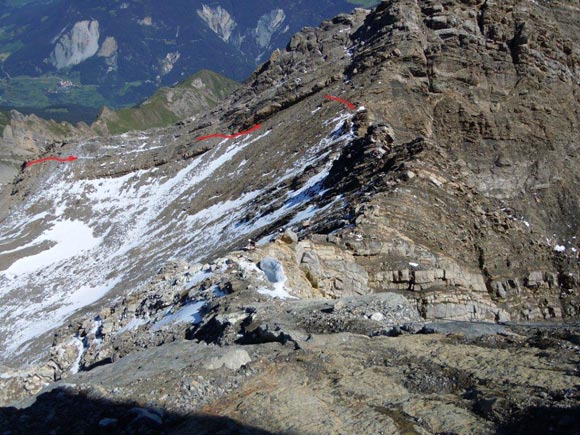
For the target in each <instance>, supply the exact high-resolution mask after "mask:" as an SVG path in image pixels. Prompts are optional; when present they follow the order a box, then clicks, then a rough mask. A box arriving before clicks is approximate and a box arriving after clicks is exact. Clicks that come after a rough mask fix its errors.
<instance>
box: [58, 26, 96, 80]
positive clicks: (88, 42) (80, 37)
mask: <svg viewBox="0 0 580 435" xmlns="http://www.w3.org/2000/svg"><path fill="white" fill-rule="evenodd" d="M99 36H100V33H99V22H98V21H96V20H92V21H89V20H85V21H79V22H77V23H75V25H74V26H73V28H72V29H71V30H70V31H69V32H67V33H65V34H64V35H62V36H59V37H58V39H57V41H56V44H55V47H54V51H53V52H52V54H51V55H50V62H51V63H52V64H53V65H54V66H55V67H56V68H57V69H63V68H68V67H71V66H74V65H78V64H79V63H81V62H83V61H85V60H87V59H89V58H90V57H93V56H94V55H95V54H97V51H99ZM105 57H107V56H105Z"/></svg>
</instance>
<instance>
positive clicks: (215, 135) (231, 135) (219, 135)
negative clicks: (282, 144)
mask: <svg viewBox="0 0 580 435" xmlns="http://www.w3.org/2000/svg"><path fill="white" fill-rule="evenodd" d="M261 127H262V125H261V124H256V125H254V126H253V127H252V128H250V129H248V130H244V131H240V132H239V133H236V134H221V133H216V134H210V135H208V136H201V137H198V138H197V140H198V141H200V140H206V139H213V138H214V137H221V138H223V139H235V138H237V137H240V136H243V135H245V134H250V133H252V132H254V131H256V130H259V129H260V128H261Z"/></svg>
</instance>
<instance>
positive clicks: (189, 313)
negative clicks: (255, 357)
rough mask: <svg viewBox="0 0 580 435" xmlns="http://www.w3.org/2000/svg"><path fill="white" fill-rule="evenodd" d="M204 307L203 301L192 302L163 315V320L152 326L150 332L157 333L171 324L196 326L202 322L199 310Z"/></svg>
mask: <svg viewBox="0 0 580 435" xmlns="http://www.w3.org/2000/svg"><path fill="white" fill-rule="evenodd" d="M204 305H205V301H200V302H192V303H190V304H187V305H184V306H183V307H181V308H180V309H179V310H177V311H176V312H175V313H173V314H169V315H167V314H166V315H165V316H164V317H163V319H161V320H160V321H159V322H157V323H155V324H154V325H153V328H151V331H159V330H160V329H161V328H163V327H164V326H166V325H169V324H172V323H191V324H197V323H200V322H201V320H202V317H201V310H202V308H203V307H204Z"/></svg>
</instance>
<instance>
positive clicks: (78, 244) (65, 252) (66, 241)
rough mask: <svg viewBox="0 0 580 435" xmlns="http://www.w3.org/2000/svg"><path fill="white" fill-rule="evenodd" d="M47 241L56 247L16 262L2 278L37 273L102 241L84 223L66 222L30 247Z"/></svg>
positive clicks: (59, 222) (57, 224)
mask: <svg viewBox="0 0 580 435" xmlns="http://www.w3.org/2000/svg"><path fill="white" fill-rule="evenodd" d="M46 241H50V242H56V245H54V246H52V247H51V248H49V249H47V250H44V251H42V252H40V253H38V254H35V255H30V256H28V257H24V258H21V259H20V260H17V261H15V262H14V263H13V264H12V265H11V266H10V267H9V268H8V269H7V270H6V271H4V272H0V276H1V275H2V274H5V275H6V276H7V277H8V278H14V277H15V276H16V275H22V274H26V273H33V272H36V271H37V270H39V269H43V268H46V267H48V266H50V265H53V264H56V263H59V262H61V261H64V260H68V259H69V258H72V257H74V256H76V255H79V254H81V253H83V252H86V251H90V250H91V249H93V248H94V247H95V246H98V245H99V243H101V241H102V239H100V238H97V237H94V236H93V231H92V230H91V228H90V227H89V226H88V225H86V224H85V223H84V222H81V221H70V220H66V221H57V222H55V223H54V225H53V227H52V228H51V229H49V230H47V231H45V232H44V233H43V234H41V235H40V237H38V238H36V240H34V242H32V243H31V244H28V246H37V245H40V244H41V243H43V242H46Z"/></svg>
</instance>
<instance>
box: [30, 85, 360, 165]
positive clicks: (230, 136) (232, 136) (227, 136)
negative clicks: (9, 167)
mask: <svg viewBox="0 0 580 435" xmlns="http://www.w3.org/2000/svg"><path fill="white" fill-rule="evenodd" d="M324 98H326V99H327V100H333V101H338V102H339V103H342V104H344V105H345V106H347V107H348V108H349V109H350V110H354V109H355V107H356V106H355V105H354V104H352V103H351V102H350V101H347V100H345V99H344V98H340V97H335V96H334V95H325V96H324ZM261 127H262V125H261V124H256V125H254V126H253V127H252V128H249V129H247V130H244V131H240V132H239V133H235V134H222V133H215V134H210V135H207V136H201V137H198V138H197V140H198V141H202V140H207V139H213V138H216V137H217V138H222V139H235V138H237V137H240V136H244V135H246V134H250V133H252V132H254V131H256V130H259V129H260V128H261ZM77 159H78V157H75V156H68V157H65V158H61V157H45V158H43V159H38V160H31V161H30V162H27V163H26V167H27V168H28V167H30V166H32V165H37V164H39V163H44V162H48V161H50V160H54V161H56V162H61V163H64V162H73V161H75V160H77Z"/></svg>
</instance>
